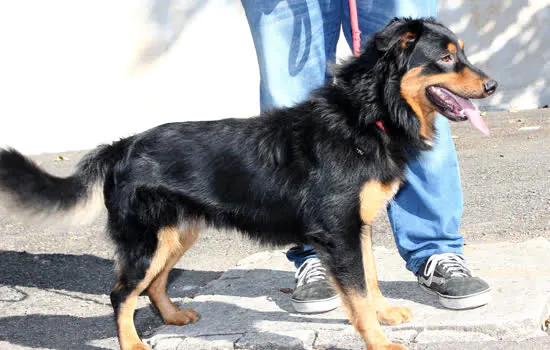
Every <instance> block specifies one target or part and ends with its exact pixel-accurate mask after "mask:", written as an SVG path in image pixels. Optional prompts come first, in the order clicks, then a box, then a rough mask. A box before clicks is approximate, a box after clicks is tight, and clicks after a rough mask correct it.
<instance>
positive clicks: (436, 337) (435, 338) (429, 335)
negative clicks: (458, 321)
mask: <svg viewBox="0 0 550 350" xmlns="http://www.w3.org/2000/svg"><path fill="white" fill-rule="evenodd" d="M490 340H495V338H493V337H491V336H490V335H487V334H484V333H479V332H460V331H449V330H441V331H440V330H434V331H422V332H420V333H418V335H417V336H416V338H415V339H414V342H415V343H434V342H441V343H443V342H469V341H490Z"/></svg>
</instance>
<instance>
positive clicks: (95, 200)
mask: <svg viewBox="0 0 550 350" xmlns="http://www.w3.org/2000/svg"><path fill="white" fill-rule="evenodd" d="M128 140H129V139H122V140H120V141H117V142H114V143H113V144H111V145H102V146H99V147H97V148H96V149H94V150H93V151H91V152H90V153H88V154H87V155H85V156H84V158H83V159H82V160H81V161H80V162H79V163H78V166H77V169H76V171H75V172H74V173H73V175H71V176H69V177H65V178H62V177H58V176H54V175H51V174H49V173H47V172H46V171H44V170H42V169H41V168H40V167H39V166H38V165H36V164H35V163H34V162H33V161H32V160H31V159H29V158H27V157H25V156H23V155H22V154H21V153H19V152H18V151H16V150H14V149H0V204H1V205H3V206H5V207H6V208H7V210H8V212H10V213H13V214H16V215H19V216H22V219H24V220H27V221H33V222H39V223H43V224H62V225H78V224H86V223H90V222H91V221H92V220H93V219H94V218H95V217H96V216H97V215H98V214H99V213H100V212H101V209H103V208H104V204H103V182H104V180H105V175H106V174H107V172H108V171H109V169H111V168H112V167H113V166H114V165H115V164H116V163H117V162H118V161H119V160H121V159H122V157H124V155H125V154H126V151H127V148H128V146H127V145H128Z"/></svg>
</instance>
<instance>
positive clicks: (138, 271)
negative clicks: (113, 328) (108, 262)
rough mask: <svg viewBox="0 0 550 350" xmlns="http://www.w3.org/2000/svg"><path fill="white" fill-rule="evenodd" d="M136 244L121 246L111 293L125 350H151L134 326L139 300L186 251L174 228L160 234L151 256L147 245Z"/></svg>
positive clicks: (122, 345) (120, 339)
mask: <svg viewBox="0 0 550 350" xmlns="http://www.w3.org/2000/svg"><path fill="white" fill-rule="evenodd" d="M149 243H151V242H149ZM153 243H154V242H153ZM134 244H135V245H136V246H133V247H130V246H129V247H124V245H121V243H119V246H118V250H119V253H118V254H119V257H118V258H119V261H118V264H119V266H118V268H119V271H118V282H117V284H116V285H115V288H114V289H113V291H112V292H111V303H112V305H113V309H114V311H115V317H116V323H117V327H118V338H119V342H120V347H121V349H122V350H142V349H148V347H147V346H145V344H143V343H142V342H141V340H140V339H139V336H138V334H137V331H136V328H135V325H134V312H135V309H136V303H137V298H138V296H139V295H140V294H141V293H142V292H143V291H144V290H146V289H147V288H148V287H149V285H150V284H151V282H152V281H153V280H154V279H155V278H156V277H157V276H158V275H159V273H161V271H163V270H164V268H165V267H166V265H167V263H168V262H169V261H170V262H171V261H172V257H174V254H176V253H177V252H178V251H182V249H183V247H182V244H181V240H180V235H179V232H178V230H177V229H176V228H174V227H166V228H163V229H161V230H159V231H158V233H157V239H156V249H155V250H154V253H153V254H152V256H148V254H146V253H145V251H146V249H148V247H147V243H145V242H143V241H138V242H135V243H134ZM174 264H175V262H174Z"/></svg>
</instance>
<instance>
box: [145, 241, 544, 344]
mask: <svg viewBox="0 0 550 350" xmlns="http://www.w3.org/2000/svg"><path fill="white" fill-rule="evenodd" d="M548 251H550V243H549V242H548V241H547V240H545V239H542V238H537V239H533V240H529V241H526V242H522V243H517V244H509V243H491V244H475V245H473V244H472V245H467V246H466V247H465V254H466V257H467V259H468V262H469V265H470V266H471V267H472V268H473V269H474V272H475V273H476V274H477V275H479V276H481V277H482V278H484V279H486V280H487V281H488V282H489V284H490V285H491V287H492V294H493V301H492V302H491V303H490V304H489V305H487V306H483V307H480V308H477V309H472V310H464V311H455V310H448V309H445V308H443V307H442V306H440V304H439V303H438V302H437V300H436V299H435V297H433V296H432V295H429V294H427V293H425V292H423V291H422V290H420V288H419V287H418V285H417V282H416V279H415V277H414V276H413V275H412V274H411V273H410V272H408V271H406V270H405V267H404V265H405V264H404V262H403V261H402V260H401V258H400V257H399V254H398V253H397V251H396V250H394V249H387V248H383V247H377V248H375V256H376V261H377V266H378V271H379V276H380V279H381V280H380V288H381V290H382V293H383V294H384V295H385V296H386V297H387V298H388V301H389V303H390V304H392V305H404V306H408V307H409V308H410V309H411V310H412V311H413V313H414V316H415V317H414V319H413V320H412V322H410V323H406V324H403V325H398V326H393V327H384V329H385V332H386V333H387V334H388V337H389V338H390V339H392V340H393V341H395V342H399V343H407V342H409V341H411V340H412V338H414V337H415V336H416V334H417V333H421V332H425V333H424V334H423V335H420V334H419V335H418V336H417V338H418V339H420V340H421V341H426V342H428V341H432V340H430V339H432V338H433V341H434V342H441V341H442V340H441V337H440V334H444V333H440V332H439V331H441V332H443V331H451V333H450V334H456V335H457V337H459V334H462V335H470V336H472V337H476V336H477V337H481V338H483V339H494V340H517V339H525V338H528V337H530V335H532V334H536V333H537V332H539V333H540V331H541V329H542V324H543V323H544V321H545V320H547V319H548V318H549V315H550V312H549V305H548V302H549V296H550V270H549V269H548V267H547V266H546V261H547V255H548ZM294 272H295V269H294V267H293V265H292V264H291V263H289V262H288V261H287V259H286V258H285V255H284V252H283V251H271V252H263V253H258V254H255V255H253V256H251V257H249V258H247V259H245V260H243V261H241V262H240V263H239V264H238V265H237V266H235V267H234V268H232V269H230V270H228V271H227V272H225V273H224V274H223V275H222V276H221V278H220V279H218V280H216V281H213V282H211V283H210V284H209V285H207V286H206V287H205V288H204V289H203V290H202V291H201V293H200V294H199V295H198V296H197V297H195V299H194V300H192V301H191V302H188V303H185V307H191V308H194V309H196V310H197V311H199V312H200V313H201V315H202V317H201V320H200V321H199V322H197V323H195V324H192V325H186V326H184V327H175V326H164V327H161V328H159V329H158V330H157V331H156V332H155V335H154V337H156V338H158V339H160V338H162V337H169V338H173V337H180V338H189V337H203V336H208V335H218V334H237V333H242V334H244V333H266V334H264V335H266V336H267V334H281V332H285V331H296V330H297V329H299V330H304V331H312V332H314V333H317V335H318V339H317V343H316V344H317V345H316V346H321V347H322V346H325V348H328V347H329V346H331V344H332V343H331V340H330V339H331V335H330V334H332V333H331V332H336V336H340V338H339V339H340V340H341V341H340V342H339V343H334V344H333V345H338V346H340V347H342V346H344V345H346V344H343V343H347V342H349V343H350V344H362V342H361V341H360V339H359V337H358V336H357V335H354V331H353V327H352V326H351V325H350V324H349V322H348V321H347V318H346V315H345V313H344V311H343V310H342V308H338V309H336V310H334V311H331V312H328V313H324V314H313V315H304V314H297V313H295V312H294V310H293V309H292V305H291V302H290V295H288V294H286V293H284V292H282V291H281V289H282V288H293V287H294ZM344 331H345V332H344ZM338 332H340V333H339V334H338ZM399 332H403V333H401V334H400V333H399ZM407 332H408V333H407ZM453 332H454V333H453ZM348 333H349V335H348ZM336 336H335V338H334V339H338V338H337V337H336ZM458 339H463V338H461V337H459V338H458ZM445 341H446V340H445ZM323 344H324V345H323ZM354 346H355V345H354ZM361 346H362V345H361ZM355 348H357V347H355Z"/></svg>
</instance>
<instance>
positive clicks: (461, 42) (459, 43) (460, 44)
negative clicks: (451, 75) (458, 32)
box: [458, 39, 464, 50]
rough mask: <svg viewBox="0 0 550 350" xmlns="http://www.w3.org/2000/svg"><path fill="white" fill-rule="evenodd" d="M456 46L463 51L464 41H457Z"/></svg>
mask: <svg viewBox="0 0 550 350" xmlns="http://www.w3.org/2000/svg"><path fill="white" fill-rule="evenodd" d="M458 46H460V48H461V49H462V50H464V41H462V39H458Z"/></svg>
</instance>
